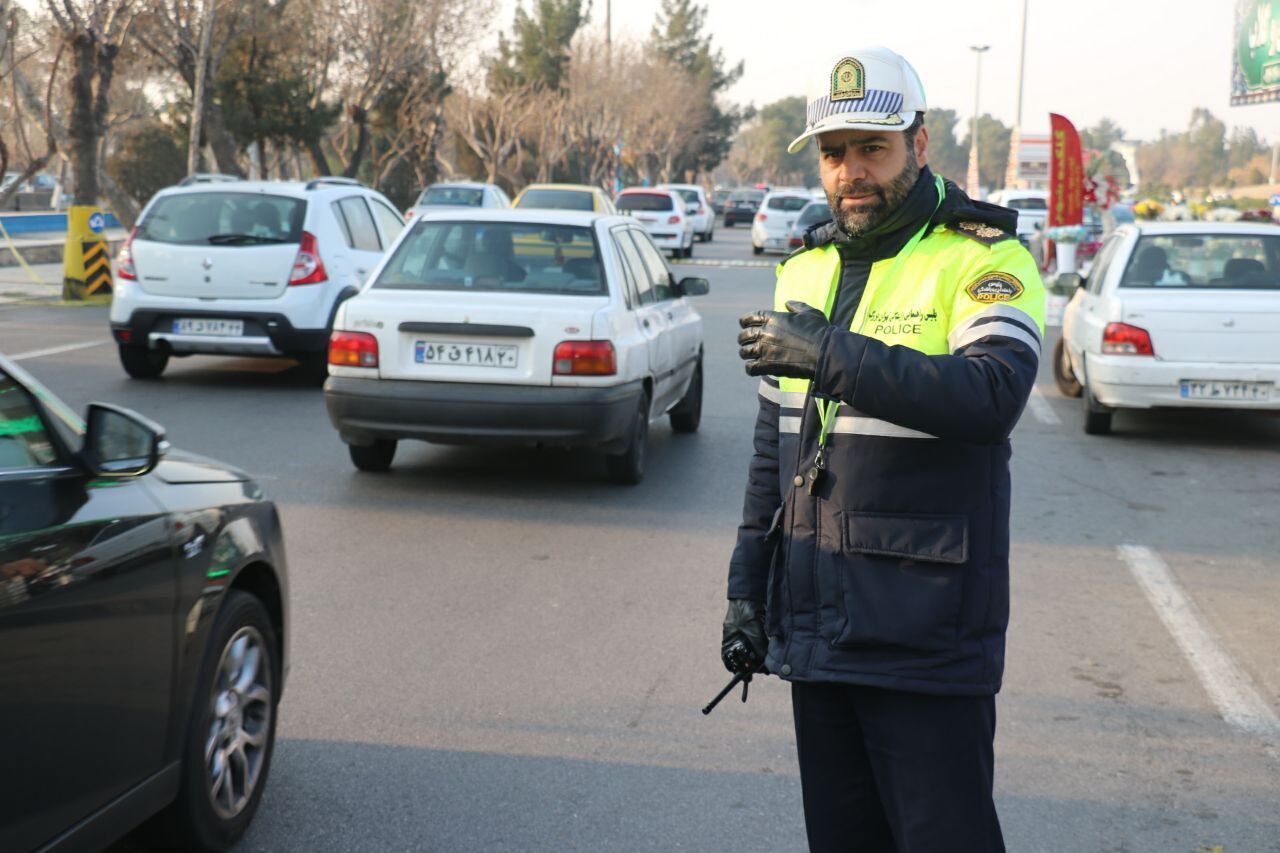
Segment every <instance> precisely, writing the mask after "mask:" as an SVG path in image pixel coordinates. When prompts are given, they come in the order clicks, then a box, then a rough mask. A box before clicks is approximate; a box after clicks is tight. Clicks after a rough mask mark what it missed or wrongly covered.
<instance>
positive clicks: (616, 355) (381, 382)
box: [325, 210, 708, 483]
mask: <svg viewBox="0 0 1280 853" xmlns="http://www.w3.org/2000/svg"><path fill="white" fill-rule="evenodd" d="M707 290H708V285H707V281H706V279H701V278H685V279H683V280H681V281H679V282H677V281H676V279H675V278H674V276H672V274H671V271H670V269H669V268H668V267H667V264H666V261H665V260H664V259H663V257H662V255H661V253H660V252H659V251H658V249H657V248H656V247H655V246H654V244H653V241H652V240H651V239H650V238H649V235H648V234H647V233H646V232H645V231H644V229H642V228H641V227H640V226H639V225H638V224H636V222H635V221H634V220H632V219H630V218H628V217H623V216H615V215H601V214H597V213H591V212H576V211H559V210H528V211H523V210H502V211H467V212H466V214H464V215H460V214H458V213H449V212H443V211H435V212H428V213H425V214H423V215H422V216H420V217H417V218H415V220H414V221H413V223H412V224H411V225H410V226H409V228H407V229H406V230H405V232H404V234H403V235H402V236H401V238H400V240H399V241H397V242H396V244H395V245H394V246H393V247H392V248H391V250H390V251H389V252H388V253H387V258H386V260H384V261H383V263H382V264H380V265H379V267H378V268H377V269H376V270H375V271H374V274H373V275H372V276H371V277H370V281H369V284H368V285H366V286H365V287H364V288H363V289H362V290H361V292H360V293H359V294H358V295H356V296H354V297H353V298H351V299H349V300H347V301H346V302H344V303H343V304H342V307H341V309H340V310H339V312H338V315H337V318H336V320H335V322H334V331H333V335H332V338H331V343H330V348H329V374H330V375H329V380H328V381H327V382H326V383H325V405H326V407H327V409H328V412H329V418H330V420H331V421H332V423H333V425H334V427H335V428H336V429H337V430H338V433H339V435H340V436H341V438H342V440H343V441H344V442H346V444H347V445H348V447H349V450H350V453H351V459H352V462H353V463H354V464H355V466H356V467H357V468H360V469H361V470H366V471H385V470H386V469H387V468H389V467H390V465H391V462H392V459H393V457H394V456H395V451H396V443H397V442H398V441H399V440H401V439H418V440H422V441H430V442H439V443H445V444H480V443H499V444H529V445H561V446H573V447H586V448H591V449H595V450H599V451H602V452H603V453H604V454H605V461H606V463H607V468H608V472H609V475H610V478H611V479H613V480H614V481H616V482H622V483H637V482H639V481H640V479H641V477H642V476H643V475H644V468H645V453H646V446H647V439H648V431H649V423H650V421H651V420H653V419H654V418H657V417H660V416H662V415H667V416H669V418H670V421H671V427H672V429H674V430H675V431H676V432H693V431H695V430H697V428H698V424H699V421H700V420H701V416H702V318H701V317H700V316H699V315H698V313H697V312H696V311H695V310H694V308H693V306H692V305H691V304H690V303H689V300H688V299H686V298H685V297H687V296H696V295H700V294H703V293H706V292H707Z"/></svg>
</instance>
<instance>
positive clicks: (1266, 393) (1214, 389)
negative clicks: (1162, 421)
mask: <svg viewBox="0 0 1280 853" xmlns="http://www.w3.org/2000/svg"><path fill="white" fill-rule="evenodd" d="M1274 387H1275V386H1274V385H1273V384H1272V383H1270V382H1211V381H1208V380H1200V379H1184V380H1182V383H1181V388H1180V392H1181V394H1182V396H1183V397H1184V398H1186V399H1188V400H1260V401H1261V400H1270V399H1271V393H1272V389H1273V388H1274Z"/></svg>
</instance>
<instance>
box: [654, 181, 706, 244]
mask: <svg viewBox="0 0 1280 853" xmlns="http://www.w3.org/2000/svg"><path fill="white" fill-rule="evenodd" d="M656 188H657V189H660V190H672V191H674V192H675V193H677V194H679V196H680V197H681V198H682V199H684V203H685V204H686V205H688V207H693V208H694V209H693V210H692V211H691V212H690V213H689V216H690V217H691V218H692V219H693V233H694V234H695V235H697V237H698V239H699V240H701V241H702V242H704V243H710V242H711V241H712V239H714V238H715V236H716V212H715V210H714V209H713V208H712V207H711V202H710V201H709V200H708V199H707V191H706V190H704V189H703V188H702V187H700V186H698V185H697V184H658V186H657V187H656ZM695 206H696V207H695ZM686 210H687V208H686Z"/></svg>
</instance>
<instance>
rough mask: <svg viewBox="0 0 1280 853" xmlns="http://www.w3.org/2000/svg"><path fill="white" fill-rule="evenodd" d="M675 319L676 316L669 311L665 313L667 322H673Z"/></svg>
mask: <svg viewBox="0 0 1280 853" xmlns="http://www.w3.org/2000/svg"><path fill="white" fill-rule="evenodd" d="M675 318H676V315H675V314H672V313H671V312H670V311H668V312H667V319H668V320H674V319H675Z"/></svg>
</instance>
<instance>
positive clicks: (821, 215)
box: [796, 201, 831, 227]
mask: <svg viewBox="0 0 1280 853" xmlns="http://www.w3.org/2000/svg"><path fill="white" fill-rule="evenodd" d="M830 218H831V208H829V207H827V203H826V202H825V201H824V202H822V203H820V204H812V203H811V204H809V205H808V206H807V207H805V209H804V210H802V211H800V218H799V219H797V220H796V225H800V226H804V227H808V226H810V225H817V224H818V223H819V222H826V221H827V220H828V219H830Z"/></svg>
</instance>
